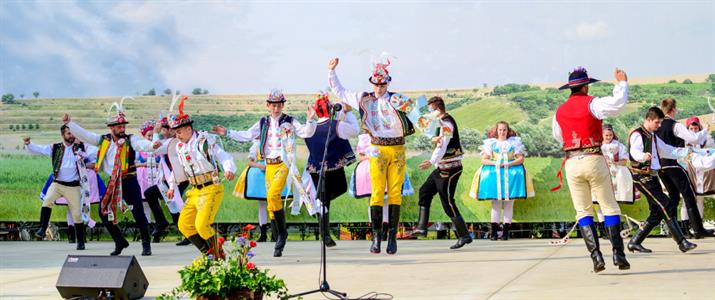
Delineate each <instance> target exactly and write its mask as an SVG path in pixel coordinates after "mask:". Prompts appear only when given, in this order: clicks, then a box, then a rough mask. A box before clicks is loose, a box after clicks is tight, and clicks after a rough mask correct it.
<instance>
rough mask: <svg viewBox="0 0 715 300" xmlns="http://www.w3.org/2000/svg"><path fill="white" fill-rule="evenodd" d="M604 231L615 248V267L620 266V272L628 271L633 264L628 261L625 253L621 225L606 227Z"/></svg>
mask: <svg viewBox="0 0 715 300" xmlns="http://www.w3.org/2000/svg"><path fill="white" fill-rule="evenodd" d="M604 231H605V233H606V236H607V237H608V239H609V240H611V246H612V247H613V265H614V266H618V269H619V270H628V269H630V268H631V264H630V263H628V261H627V260H626V254H625V253H623V238H621V223H618V224H615V225H611V226H605V225H604Z"/></svg>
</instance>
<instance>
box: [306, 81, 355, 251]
mask: <svg viewBox="0 0 715 300" xmlns="http://www.w3.org/2000/svg"><path fill="white" fill-rule="evenodd" d="M338 105H339V104H338ZM334 109H335V107H334V105H333V104H332V103H331V102H330V100H329V99H328V94H327V93H323V92H320V93H319V94H318V99H317V100H316V102H315V112H316V115H317V116H318V124H317V126H316V129H315V133H314V134H313V136H311V137H309V138H306V139H305V144H306V146H307V147H308V151H309V156H308V164H307V167H306V170H307V171H308V173H310V178H311V181H312V183H313V188H314V189H315V191H316V193H315V194H316V199H318V198H320V187H319V186H318V183H319V181H320V180H319V179H320V173H321V170H322V168H323V167H325V170H323V171H324V174H325V176H324V178H323V179H324V180H325V182H323V184H324V185H325V194H326V199H320V201H321V204H322V205H325V209H326V213H325V216H322V218H321V219H320V221H321V222H320V223H321V224H320V228H321V231H322V234H323V239H324V241H325V245H326V246H327V247H334V246H335V245H336V244H335V241H334V240H333V238H332V237H331V236H330V217H329V216H330V215H329V214H330V203H331V202H332V200H333V199H335V198H337V197H339V196H340V195H342V194H344V193H345V192H347V190H348V182H347V180H346V179H345V169H344V168H345V167H347V166H349V165H351V164H352V163H354V162H355V153H353V150H352V146H350V141H348V139H349V138H351V137H355V136H357V134H358V131H359V128H358V122H357V119H356V118H355V115H353V113H352V109H350V107H349V106H346V107H345V109H344V110H341V111H337V112H335V111H333V110H334ZM328 134H330V135H328ZM326 145H327V147H326ZM324 151H327V153H325V162H324V164H322V163H323V157H324V156H323V155H324V153H323V152H324Z"/></svg>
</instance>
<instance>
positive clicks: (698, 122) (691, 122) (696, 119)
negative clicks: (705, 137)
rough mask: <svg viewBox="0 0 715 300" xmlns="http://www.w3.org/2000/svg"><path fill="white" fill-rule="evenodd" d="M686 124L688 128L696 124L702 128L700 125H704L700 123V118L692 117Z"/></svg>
mask: <svg viewBox="0 0 715 300" xmlns="http://www.w3.org/2000/svg"><path fill="white" fill-rule="evenodd" d="M685 124H686V126H690V125H693V124H695V125H698V127H700V128H702V125H700V124H702V123H700V118H698V117H690V118H688V120H687V121H685Z"/></svg>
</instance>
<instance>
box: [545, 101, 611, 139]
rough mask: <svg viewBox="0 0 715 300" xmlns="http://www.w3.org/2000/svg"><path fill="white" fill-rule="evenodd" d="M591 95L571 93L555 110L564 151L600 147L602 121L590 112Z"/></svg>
mask: <svg viewBox="0 0 715 300" xmlns="http://www.w3.org/2000/svg"><path fill="white" fill-rule="evenodd" d="M592 99H593V96H589V95H586V94H583V93H575V94H572V95H571V96H570V97H569V99H568V100H566V102H564V104H562V105H561V106H559V108H558V109H557V110H556V122H558V123H559V127H561V134H562V136H563V140H564V146H563V150H564V151H570V150H579V149H586V148H592V147H600V146H601V143H602V142H603V129H602V125H603V124H602V123H603V122H602V121H601V120H599V119H597V118H596V117H594V116H593V114H591V110H590V108H589V106H590V104H591V100H592Z"/></svg>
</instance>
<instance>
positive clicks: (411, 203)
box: [0, 74, 715, 223]
mask: <svg viewBox="0 0 715 300" xmlns="http://www.w3.org/2000/svg"><path fill="white" fill-rule="evenodd" d="M557 87H558V84H544V85H539V86H534V85H523V84H507V85H503V86H495V87H487V86H479V87H474V88H472V89H459V90H451V89H450V90H434V91H404V93H405V94H408V95H410V96H417V95H426V96H427V97H430V96H434V95H439V96H442V97H443V98H444V99H445V101H446V103H447V110H448V112H449V113H450V114H452V115H453V116H454V117H455V118H456V120H457V122H458V125H459V129H460V134H461V139H462V143H463V146H464V148H465V150H466V151H467V152H468V154H467V155H466V158H465V160H464V172H463V175H462V177H461V179H460V182H459V186H458V187H457V196H456V198H457V203H458V205H459V206H460V209H461V211H462V214H463V215H464V217H465V219H466V220H467V221H468V222H489V216H490V203H489V202H486V201H476V200H474V199H471V198H469V196H468V193H469V187H470V185H471V183H472V178H473V176H474V173H475V172H476V170H477V169H478V168H479V167H480V158H479V155H478V151H479V150H478V149H479V146H480V145H481V143H482V140H483V139H484V138H485V132H486V130H487V129H488V128H490V127H492V126H494V123H495V122H497V121H500V120H504V121H507V122H509V123H510V124H512V125H513V128H514V129H515V130H516V131H517V132H518V134H519V135H520V136H521V138H522V139H523V141H524V144H525V145H526V148H527V150H528V157H527V158H526V162H525V166H526V168H527V170H528V172H529V173H530V174H531V176H532V177H533V179H534V185H535V188H536V197H535V198H530V199H527V200H518V201H517V202H518V203H517V204H516V205H515V212H514V220H515V222H556V221H573V219H574V211H573V208H572V205H571V200H570V197H569V193H568V187H567V186H566V185H565V182H564V187H563V188H562V189H561V190H559V191H557V192H550V191H549V189H550V188H551V187H554V186H556V185H557V184H558V179H557V178H556V173H557V171H558V169H559V167H560V166H561V162H562V158H561V152H560V151H559V147H558V145H557V144H556V142H555V141H554V140H553V138H552V137H551V118H552V117H553V114H554V111H555V110H556V108H557V107H558V106H559V105H560V104H561V103H563V102H564V100H565V99H566V98H567V96H568V92H566V91H559V90H557V89H556V88H557ZM612 88H613V83H609V82H601V83H597V84H594V85H593V86H592V87H591V94H593V95H596V96H603V95H607V94H610V93H611V90H612ZM171 92H172V91H171V90H170V89H166V90H164V89H163V88H162V89H156V90H150V91H143V92H140V93H138V95H133V96H134V100H128V101H126V102H125V106H126V108H127V115H128V118H129V122H130V124H129V126H128V128H129V129H128V132H129V133H137V131H138V127H139V126H140V125H141V123H142V122H143V121H144V120H147V119H152V118H157V117H158V115H159V113H160V112H162V111H164V112H165V111H166V110H168V107H169V101H170V98H171V97H170V96H168V94H170V93H171ZM182 92H184V93H185V94H189V95H190V100H189V101H188V102H187V104H186V108H185V109H186V111H188V112H189V113H190V114H191V115H192V117H193V118H194V119H195V120H196V125H197V127H198V128H199V129H204V130H205V129H208V128H210V126H212V125H214V124H222V125H224V126H226V127H229V128H233V129H246V128H248V127H249V126H251V125H252V124H253V123H254V122H255V121H256V120H257V119H258V118H259V117H261V116H262V115H264V114H265V112H266V110H265V105H264V103H265V102H264V101H265V95H212V94H211V93H210V92H209V91H206V90H203V89H201V88H197V89H194V90H193V91H182ZM711 95H715V74H701V75H687V76H670V77H662V78H647V79H645V78H642V79H639V78H632V80H631V86H630V90H629V103H628V106H627V107H626V109H625V110H624V112H623V113H622V114H621V115H620V116H618V117H617V118H613V119H608V120H606V122H607V123H610V124H613V126H614V128H615V130H616V133H617V135H618V136H619V137H621V140H622V141H623V142H624V143H627V141H625V139H627V134H628V132H629V131H630V130H631V129H633V128H635V127H637V126H638V125H639V124H640V122H641V120H642V116H643V115H644V111H645V109H646V108H647V107H649V106H652V105H657V104H658V103H659V102H660V100H662V99H664V98H666V97H674V98H675V99H677V100H678V110H679V112H680V113H679V115H678V118H679V119H681V121H682V120H683V119H685V118H687V117H690V116H694V115H697V116H700V118H701V120H703V121H704V122H709V121H711V119H712V118H713V114H712V111H711V110H710V108H709V106H708V100H707V99H708V97H710V96H711ZM119 99H120V97H92V98H78V99H76V98H67V99H55V98H43V97H42V95H41V92H37V93H33V94H32V95H19V94H5V95H3V96H2V104H0V207H2V208H3V209H2V210H0V221H17V222H36V221H37V220H38V215H39V213H38V212H39V208H40V204H41V203H40V201H39V200H38V194H39V192H40V189H41V188H42V185H43V183H44V182H45V180H46V179H47V176H48V174H49V173H50V169H51V166H50V159H49V157H39V156H30V155H27V154H26V153H25V152H24V151H23V149H22V146H21V144H22V137H23V136H30V137H32V139H33V142H35V143H54V142H58V141H59V139H60V134H59V127H60V125H61V118H62V114H63V113H65V112H66V113H69V114H70V115H71V116H72V118H73V120H75V121H76V122H78V123H79V124H81V125H82V126H84V127H85V128H87V129H90V130H92V131H95V132H98V133H104V132H106V131H107V129H106V126H105V125H104V124H105V123H104V122H105V120H106V117H107V110H108V109H109V107H110V105H111V103H112V102H115V101H119ZM287 99H288V103H287V110H288V113H290V114H292V115H294V116H297V117H299V119H302V120H304V119H305V110H306V107H307V105H309V104H311V103H312V102H313V100H314V96H313V95H287ZM333 99H334V100H335V98H333ZM712 127H713V126H711V128H712ZM224 143H225V145H226V148H227V149H228V150H229V151H230V152H232V153H233V155H234V158H235V160H236V163H237V165H238V167H239V171H240V170H242V169H243V168H245V165H246V157H247V154H246V151H247V149H248V146H249V145H248V144H238V143H234V142H229V141H224ZM352 144H353V146H355V141H354V140H353V141H352ZM430 147H431V145H430V143H429V140H428V139H427V138H426V137H424V136H421V135H420V134H416V135H414V136H411V137H409V138H408V149H409V155H408V171H409V174H410V179H411V181H412V184H413V186H414V188H415V190H418V189H419V187H420V185H421V184H422V183H423V182H424V180H425V177H426V176H427V175H428V174H429V171H421V170H419V169H418V168H417V165H418V164H419V163H420V162H421V161H422V160H424V159H426V158H427V157H428V155H429V154H428V153H429V152H430V150H431V149H430ZM300 151H301V152H300V153H299V157H300V158H302V159H301V161H300V164H301V166H300V167H301V168H302V167H303V166H304V160H305V158H306V157H307V153H306V151H305V148H304V147H302V149H301V150H300ZM353 167H354V165H353V166H351V167H350V168H347V173H348V176H349V174H350V173H351V172H352V169H353ZM105 178H106V177H105ZM234 185H235V180H234V181H233V182H229V183H225V189H226V193H225V197H224V200H223V203H222V208H221V210H220V211H219V214H218V216H217V218H216V221H217V222H228V223H239V222H256V220H257V214H256V210H257V204H256V202H255V201H247V200H242V199H238V198H236V197H234V196H233V195H232V193H231V192H232V191H233V187H234ZM367 202H368V200H367V199H354V198H352V197H350V196H349V195H347V194H346V195H344V196H342V197H340V198H338V199H337V200H335V202H334V204H333V206H332V211H331V221H333V222H367V221H368V216H367V205H368V204H367ZM705 206H706V209H705V219H708V220H712V219H714V218H715V200H706V202H705ZM621 207H622V209H623V212H624V213H625V214H628V215H629V216H632V217H635V218H637V219H641V220H642V219H644V218H645V216H646V215H647V212H648V206H647V203H646V201H645V199H642V200H641V201H639V202H637V203H636V204H634V205H621ZM417 210H418V209H417V195H416V194H415V195H412V196H409V197H405V198H404V200H403V215H402V221H403V222H413V221H415V220H416V219H417ZM93 214H96V208H94V209H93ZM130 215H131V214H127V217H129V216H130ZM129 218H131V217H129ZM52 219H53V220H56V221H64V219H65V212H64V208H61V209H57V210H56V211H55V213H53V215H52ZM95 219H97V218H95ZM431 219H432V220H433V221H439V220H441V221H448V218H447V217H446V215H445V214H444V213H443V211H442V207H441V205H440V202H439V199H437V198H435V199H434V201H433V205H432V214H431ZM289 221H290V222H315V219H313V218H311V217H309V216H308V215H307V214H306V213H305V212H303V214H301V215H299V216H291V217H290V218H289Z"/></svg>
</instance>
